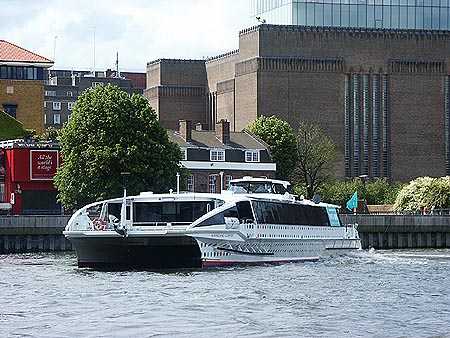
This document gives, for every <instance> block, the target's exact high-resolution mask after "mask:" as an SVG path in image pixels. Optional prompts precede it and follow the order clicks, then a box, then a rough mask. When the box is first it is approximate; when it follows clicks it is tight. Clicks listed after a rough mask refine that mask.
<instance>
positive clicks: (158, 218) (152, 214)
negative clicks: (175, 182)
mask: <svg viewBox="0 0 450 338" xmlns="http://www.w3.org/2000/svg"><path fill="white" fill-rule="evenodd" d="M208 206H209V208H211V209H213V208H214V203H213V202H209V201H199V202H135V203H134V210H133V217H134V222H135V223H137V224H142V225H145V224H150V225H155V224H156V223H192V222H193V221H195V220H196V219H198V218H200V217H201V216H203V215H204V214H206V213H207V211H208Z"/></svg>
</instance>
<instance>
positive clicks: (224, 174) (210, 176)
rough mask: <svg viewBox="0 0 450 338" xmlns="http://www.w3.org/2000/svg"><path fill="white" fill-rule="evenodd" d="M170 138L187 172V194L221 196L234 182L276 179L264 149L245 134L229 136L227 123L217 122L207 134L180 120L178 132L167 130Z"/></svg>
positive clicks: (270, 161) (238, 133)
mask: <svg viewBox="0 0 450 338" xmlns="http://www.w3.org/2000/svg"><path fill="white" fill-rule="evenodd" d="M169 138H170V140H171V141H172V142H175V143H177V144H178V145H179V146H180V147H181V150H182V151H183V154H184V159H183V161H181V165H182V166H183V167H185V168H187V169H188V170H189V172H190V176H189V177H188V178H187V182H186V189H187V190H188V191H195V192H212V193H215V192H218V193H220V192H221V191H222V190H223V189H226V188H228V184H229V182H230V180H232V179H234V178H242V177H244V176H253V177H270V178H273V177H274V176H275V172H276V164H275V163H273V162H272V159H271V156H270V153H269V151H268V149H267V145H266V144H265V143H264V142H262V141H260V140H258V139H257V138H256V137H255V136H253V135H251V134H250V133H248V132H246V131H244V132H231V131H230V123H229V122H228V121H225V120H221V121H219V122H218V123H217V125H216V128H215V131H210V130H203V129H202V125H201V124H200V123H197V124H196V125H195V128H194V127H193V124H192V121H186V120H181V121H179V131H170V130H169Z"/></svg>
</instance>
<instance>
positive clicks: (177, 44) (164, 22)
mask: <svg viewBox="0 0 450 338" xmlns="http://www.w3.org/2000/svg"><path fill="white" fill-rule="evenodd" d="M253 24H254V22H252V21H251V19H250V18H249V0H165V1H160V0H146V1H144V0H128V1H127V0H123V1H113V0H111V1H108V0H75V1H64V0H39V1H34V0H0V39H3V40H6V41H10V42H13V43H16V44H18V45H20V46H22V47H24V48H27V49H29V50H31V51H34V52H36V53H38V54H40V55H42V56H45V57H48V58H50V59H53V54H54V44H55V41H56V53H55V56H56V57H55V61H56V62H55V68H64V69H71V68H74V69H91V68H92V67H93V59H94V52H93V41H94V38H93V37H94V30H95V42H96V43H95V45H96V48H95V51H96V52H95V63H96V69H98V70H104V69H106V68H112V67H114V64H115V59H116V51H118V52H119V62H120V68H121V69H122V70H129V71H145V66H146V63H147V62H148V61H152V60H155V59H158V58H203V57H208V56H214V55H217V54H221V53H224V52H227V51H229V50H232V49H235V48H237V47H238V32H239V30H241V29H243V28H245V27H247V26H250V25H253ZM55 37H56V39H55Z"/></svg>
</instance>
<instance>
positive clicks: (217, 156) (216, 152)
mask: <svg viewBox="0 0 450 338" xmlns="http://www.w3.org/2000/svg"><path fill="white" fill-rule="evenodd" d="M209 159H210V161H212V162H224V161H225V150H223V149H212V150H210V151H209Z"/></svg>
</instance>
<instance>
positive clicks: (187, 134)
mask: <svg viewBox="0 0 450 338" xmlns="http://www.w3.org/2000/svg"><path fill="white" fill-rule="evenodd" d="M179 122H180V135H181V137H182V138H183V139H184V140H185V141H186V142H189V141H191V140H192V121H188V120H180V121H179Z"/></svg>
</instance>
